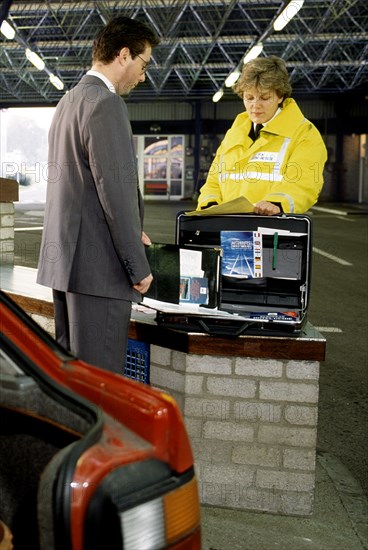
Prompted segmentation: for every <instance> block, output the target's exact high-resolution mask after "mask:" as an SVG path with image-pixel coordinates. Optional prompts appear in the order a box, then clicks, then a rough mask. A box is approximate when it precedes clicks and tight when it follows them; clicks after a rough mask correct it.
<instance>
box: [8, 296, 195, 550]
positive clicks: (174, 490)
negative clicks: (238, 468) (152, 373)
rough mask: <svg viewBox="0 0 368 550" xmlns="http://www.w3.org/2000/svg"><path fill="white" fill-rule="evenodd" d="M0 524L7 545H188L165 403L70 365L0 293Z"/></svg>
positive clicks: (191, 513)
mask: <svg viewBox="0 0 368 550" xmlns="http://www.w3.org/2000/svg"><path fill="white" fill-rule="evenodd" d="M0 319H1V331H0V339H1V352H0V415H1V424H0V425H1V428H0V430H1V431H0V464H1V466H0V494H1V499H0V520H2V521H3V522H4V523H5V524H6V525H7V526H8V527H9V528H10V530H11V532H12V535H13V543H14V548H15V549H16V550H21V549H27V550H30V549H32V550H38V549H40V550H94V549H101V548H108V549H109V550H115V549H119V550H121V549H124V550H144V549H146V550H153V549H161V548H162V549H172V550H197V549H200V548H201V543H200V507H199V498H198V489H197V481H196V477H195V473H194V469H193V456H192V451H191V447H190V442H189V439H188V435H187V432H186V430H185V427H184V424H183V420H182V417H181V414H180V412H179V409H178V407H177V405H176V403H175V401H174V400H173V399H172V398H171V397H170V396H168V395H166V394H164V393H162V392H159V391H157V390H154V389H153V388H150V387H149V386H147V385H144V384H141V383H138V382H135V381H132V380H129V379H126V378H124V377H123V376H120V375H116V374H113V373H110V372H107V371H103V370H100V369H98V368H96V367H93V366H91V365H88V364H86V363H83V362H81V361H79V360H78V359H77V358H75V357H73V356H71V355H69V354H68V353H67V352H66V351H65V350H64V349H62V348H61V347H59V346H58V345H57V343H56V342H55V341H54V340H53V339H52V338H51V337H50V336H49V335H48V334H46V333H45V332H44V331H43V330H42V329H41V328H40V327H39V326H38V325H37V324H35V323H34V322H33V321H32V319H30V317H28V315H26V314H25V313H24V312H23V311H22V310H21V309H20V308H19V307H18V306H16V305H15V304H14V302H12V301H11V299H10V298H9V297H7V296H6V294H4V293H3V292H1V300H0Z"/></svg>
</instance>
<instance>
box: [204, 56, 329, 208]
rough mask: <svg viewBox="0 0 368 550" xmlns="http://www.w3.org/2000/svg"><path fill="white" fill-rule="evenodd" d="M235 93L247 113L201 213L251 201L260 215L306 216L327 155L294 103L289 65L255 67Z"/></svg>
mask: <svg viewBox="0 0 368 550" xmlns="http://www.w3.org/2000/svg"><path fill="white" fill-rule="evenodd" d="M234 91H235V92H236V93H237V94H238V95H239V96H240V97H241V98H242V99H243V102H244V105H245V109H246V112H243V113H241V114H240V115H238V116H237V117H236V119H235V121H234V123H233V125H232V127H231V128H230V129H229V130H228V132H227V133H226V135H225V137H224V139H223V141H222V143H221V144H220V147H219V148H218V150H217V152H216V157H215V159H214V161H213V163H212V165H211V168H210V170H209V173H208V176H207V180H206V182H205V184H204V185H203V187H202V188H201V190H200V195H199V197H198V205H197V210H202V209H204V208H207V207H208V206H211V205H213V204H221V203H223V202H227V201H231V200H232V199H235V198H238V197H240V196H245V197H246V198H247V199H248V200H249V201H250V202H251V203H252V204H253V205H254V212H255V213H256V214H264V215H273V214H279V213H280V212H286V213H303V212H306V211H307V210H308V209H309V208H310V207H311V206H313V204H315V203H316V202H317V199H318V196H319V193H320V191H321V189H322V185H323V168H324V165H325V162H326V160H327V151H326V147H325V144H324V142H323V140H322V137H321V135H320V133H319V131H318V130H317V128H316V127H315V126H314V125H313V124H312V123H311V122H310V121H309V120H307V119H306V118H305V117H304V115H303V113H302V112H301V110H300V109H299V107H298V105H297V104H296V102H295V101H294V99H291V98H290V94H291V85H290V83H289V76H288V73H287V70H286V66H285V63H284V61H283V60H282V59H280V58H278V57H274V56H271V57H264V58H257V59H254V60H253V61H250V62H249V63H247V64H246V65H244V68H243V72H242V74H241V76H240V78H239V80H238V82H237V84H236V85H235V86H234ZM258 125H262V126H261V127H260V128H261V129H260V132H259V136H257V134H256V133H255V132H257V130H258Z"/></svg>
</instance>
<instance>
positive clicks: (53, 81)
mask: <svg viewBox="0 0 368 550" xmlns="http://www.w3.org/2000/svg"><path fill="white" fill-rule="evenodd" d="M50 82H51V84H52V85H53V86H55V88H57V89H58V90H63V89H64V82H62V81H61V80H60V78H59V77H58V76H56V75H54V74H50Z"/></svg>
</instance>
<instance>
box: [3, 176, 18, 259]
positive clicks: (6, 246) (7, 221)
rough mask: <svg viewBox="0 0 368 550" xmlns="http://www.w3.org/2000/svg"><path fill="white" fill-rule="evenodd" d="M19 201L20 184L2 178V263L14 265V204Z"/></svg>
mask: <svg viewBox="0 0 368 550" xmlns="http://www.w3.org/2000/svg"><path fill="white" fill-rule="evenodd" d="M18 200H19V190H18V182H17V181H16V180H14V179H9V178H0V261H1V263H2V264H14V202H16V201H18Z"/></svg>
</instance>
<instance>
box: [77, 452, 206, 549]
mask: <svg viewBox="0 0 368 550" xmlns="http://www.w3.org/2000/svg"><path fill="white" fill-rule="evenodd" d="M199 523H200V507H199V499H198V489H197V481H196V478H195V477H194V472H193V470H190V471H189V472H186V473H185V474H183V475H175V474H173V473H172V472H171V471H170V468H169V466H168V465H167V464H165V463H163V462H160V461H158V460H146V461H143V462H138V463H134V464H128V465H127V466H122V467H120V468H118V469H117V470H114V471H113V472H111V473H110V474H108V475H107V476H106V477H105V478H104V480H103V481H102V483H101V484H100V486H99V487H98V488H97V489H96V491H95V493H94V496H93V498H92V500H91V503H90V506H89V509H88V513H87V519H86V525H85V546H84V548H85V550H92V549H94V548H100V547H101V548H103V541H106V536H107V534H108V538H109V540H112V541H113V543H112V544H109V549H111V550H115V549H119V550H121V549H122V548H123V549H124V550H160V549H162V548H166V547H168V546H170V545H172V544H174V543H175V542H176V541H179V540H181V539H183V538H185V537H186V536H188V535H189V534H190V533H192V532H193V531H194V530H195V529H196V528H197V527H198V526H199Z"/></svg>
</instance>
